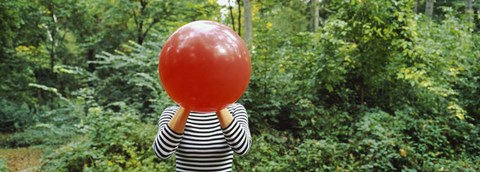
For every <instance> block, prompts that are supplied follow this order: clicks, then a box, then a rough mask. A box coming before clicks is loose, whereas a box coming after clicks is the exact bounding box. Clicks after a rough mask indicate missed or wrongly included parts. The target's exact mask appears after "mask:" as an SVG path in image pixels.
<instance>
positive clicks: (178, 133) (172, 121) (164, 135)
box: [152, 107, 190, 159]
mask: <svg viewBox="0 0 480 172" xmlns="http://www.w3.org/2000/svg"><path fill="white" fill-rule="evenodd" d="M189 113H190V111H189V110H188V109H185V108H182V107H180V108H176V107H171V108H167V109H165V111H163V113H162V115H161V116H160V119H159V121H158V132H157V136H156V137H155V140H154V141H153V145H152V147H153V151H154V152H155V155H156V156H157V157H159V158H162V159H166V158H168V157H170V155H172V154H173V153H174V152H175V150H176V149H177V147H178V145H179V144H180V141H181V140H182V137H183V131H184V129H185V124H186V122H187V119H188V115H189Z"/></svg>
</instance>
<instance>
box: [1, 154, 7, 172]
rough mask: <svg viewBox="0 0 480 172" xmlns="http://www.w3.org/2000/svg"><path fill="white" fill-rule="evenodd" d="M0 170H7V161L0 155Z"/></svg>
mask: <svg viewBox="0 0 480 172" xmlns="http://www.w3.org/2000/svg"><path fill="white" fill-rule="evenodd" d="M0 171H8V168H7V161H5V159H3V158H2V157H0Z"/></svg>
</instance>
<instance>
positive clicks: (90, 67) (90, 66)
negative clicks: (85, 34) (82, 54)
mask: <svg viewBox="0 0 480 172" xmlns="http://www.w3.org/2000/svg"><path fill="white" fill-rule="evenodd" d="M93 60H95V49H93V48H91V49H88V51H87V64H88V71H89V72H94V71H95V64H94V63H88V62H89V61H93Z"/></svg>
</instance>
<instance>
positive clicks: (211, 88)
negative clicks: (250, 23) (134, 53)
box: [158, 21, 251, 112]
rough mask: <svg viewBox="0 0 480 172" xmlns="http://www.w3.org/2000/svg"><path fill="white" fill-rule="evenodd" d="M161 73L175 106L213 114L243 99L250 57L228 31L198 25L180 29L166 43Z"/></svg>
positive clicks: (203, 23)
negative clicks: (178, 105) (176, 104)
mask: <svg viewBox="0 0 480 172" xmlns="http://www.w3.org/2000/svg"><path fill="white" fill-rule="evenodd" d="M158 72H159V74H160V80H161V83H162V85H163V87H164V88H165V91H166V92H167V94H168V95H169V96H170V97H171V98H172V99H173V100H174V101H175V102H177V103H178V104H180V105H181V106H184V107H186V108H189V109H191V110H192V111H198V112H212V111H217V110H220V109H222V108H225V107H226V106H227V105H228V104H231V103H234V102H235V101H237V100H238V99H239V98H240V97H241V96H242V94H243V92H244V91H245V89H246V88H247V86H248V82H249V80H250V72H251V62H250V55H249V54H248V49H247V46H246V45H245V43H244V42H243V40H242V39H241V38H240V36H238V34H237V33H235V32H234V31H233V30H232V29H230V28H229V27H227V26H225V25H222V24H220V23H217V22H213V21H195V22H191V23H188V24H186V25H184V26H182V27H180V28H179V29H178V30H177V31H175V32H174V33H173V34H172V35H171V36H170V38H168V40H167V41H166V42H165V44H164V46H163V48H162V51H161V53H160V57H159V63H158Z"/></svg>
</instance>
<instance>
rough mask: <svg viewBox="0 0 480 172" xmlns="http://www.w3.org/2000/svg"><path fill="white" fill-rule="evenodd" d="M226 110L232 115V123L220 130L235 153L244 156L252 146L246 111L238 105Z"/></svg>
mask: <svg viewBox="0 0 480 172" xmlns="http://www.w3.org/2000/svg"><path fill="white" fill-rule="evenodd" d="M227 109H228V111H229V112H230V113H231V114H232V116H233V121H232V123H230V125H229V126H227V127H226V128H225V129H222V130H223V135H224V136H225V140H227V143H228V145H229V146H230V147H231V148H232V149H233V151H234V152H235V153H237V154H239V155H245V154H246V153H247V152H248V151H249V150H250V147H251V145H252V137H251V135H250V129H249V128H248V116H247V111H246V110H245V107H243V106H242V105H240V104H238V103H236V104H233V105H231V106H229V107H228V108H227Z"/></svg>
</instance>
